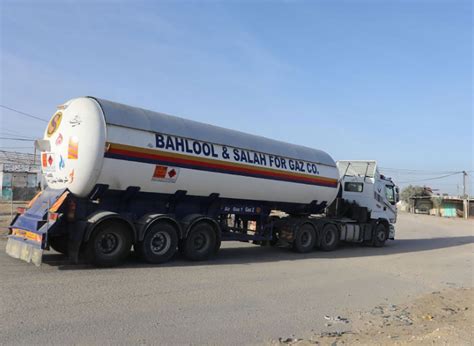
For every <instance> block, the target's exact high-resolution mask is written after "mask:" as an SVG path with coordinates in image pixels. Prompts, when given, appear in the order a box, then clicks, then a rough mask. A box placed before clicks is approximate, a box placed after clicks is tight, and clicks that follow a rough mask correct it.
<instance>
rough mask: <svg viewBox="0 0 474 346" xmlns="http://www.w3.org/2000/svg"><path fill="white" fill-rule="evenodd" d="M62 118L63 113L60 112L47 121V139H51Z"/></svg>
mask: <svg viewBox="0 0 474 346" xmlns="http://www.w3.org/2000/svg"><path fill="white" fill-rule="evenodd" d="M62 118H63V113H61V112H57V113H56V114H54V115H53V117H52V118H51V120H50V121H49V124H48V130H47V131H46V133H47V135H48V137H51V136H52V135H53V134H54V133H55V132H56V130H57V129H58V127H59V124H61V119H62Z"/></svg>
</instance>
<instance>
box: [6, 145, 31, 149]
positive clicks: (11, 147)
mask: <svg viewBox="0 0 474 346" xmlns="http://www.w3.org/2000/svg"><path fill="white" fill-rule="evenodd" d="M2 149H33V147H32V146H30V147H2Z"/></svg>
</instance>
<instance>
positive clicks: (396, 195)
mask: <svg viewBox="0 0 474 346" xmlns="http://www.w3.org/2000/svg"><path fill="white" fill-rule="evenodd" d="M398 202H400V189H399V188H398V186H397V187H395V203H398Z"/></svg>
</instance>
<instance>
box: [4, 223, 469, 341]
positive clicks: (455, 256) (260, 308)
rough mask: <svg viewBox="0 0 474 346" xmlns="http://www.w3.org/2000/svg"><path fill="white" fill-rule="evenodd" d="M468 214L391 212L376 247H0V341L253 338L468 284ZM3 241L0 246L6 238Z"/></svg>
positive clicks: (304, 329) (300, 330) (299, 332)
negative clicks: (387, 238) (172, 255)
mask: <svg viewBox="0 0 474 346" xmlns="http://www.w3.org/2000/svg"><path fill="white" fill-rule="evenodd" d="M473 232H474V222H473V221H472V220H471V221H465V220H447V219H441V218H436V217H429V216H421V215H420V216H415V215H407V214H401V215H400V216H399V222H398V224H397V238H398V239H397V240H396V241H392V242H389V243H388V245H387V246H386V247H385V248H370V247H361V246H352V245H351V246H344V247H343V248H341V249H338V250H337V251H335V252H331V253H324V252H318V251H316V252H313V253H310V254H306V255H301V254H296V253H293V252H291V251H289V250H286V249H275V248H260V247H258V246H255V245H248V244H240V243H228V244H225V245H224V246H223V248H222V249H221V251H220V254H219V256H218V258H217V259H215V260H212V261H210V262H201V263H192V262H187V261H185V260H184V259H181V258H177V259H175V260H173V261H172V262H171V263H169V264H167V265H158V266H148V265H145V264H142V263H139V262H138V261H136V260H134V259H133V258H132V259H130V261H129V262H128V263H127V264H126V266H124V267H119V268H113V269H94V268H91V267H87V266H73V265H68V264H66V263H65V262H64V260H63V259H62V257H61V256H60V255H58V254H50V255H47V256H46V258H45V263H44V264H43V265H42V266H41V267H40V268H37V267H35V266H33V265H31V264H26V263H24V262H21V261H18V260H15V259H12V258H10V257H8V256H7V255H6V254H5V253H4V250H1V251H0V344H19V343H21V344H38V343H41V344H44V343H54V344H65V343H68V344H70V343H82V344H104V343H105V344H158V343H161V344H202V343H206V344H209V343H211V344H226V345H229V344H243V343H245V344H249V343H252V344H257V343H266V342H270V341H271V340H277V339H278V338H279V337H282V338H287V337H290V336H292V335H294V336H297V337H303V338H309V337H310V336H311V334H314V333H315V332H321V331H324V330H325V329H326V327H325V323H326V322H327V321H326V320H325V319H324V315H330V316H336V315H340V316H344V317H348V318H349V319H350V318H351V316H354V315H355V313H356V312H357V311H365V310H367V309H370V308H372V307H373V306H375V305H377V304H379V303H387V302H390V303H392V304H399V303H403V302H405V301H408V300H410V299H412V298H413V297H415V296H417V295H420V294H424V293H427V292H432V291H435V290H438V289H443V288H447V287H472V286H473V263H472V260H473V240H474V237H473ZM4 245H5V242H4V241H1V242H0V246H1V247H4Z"/></svg>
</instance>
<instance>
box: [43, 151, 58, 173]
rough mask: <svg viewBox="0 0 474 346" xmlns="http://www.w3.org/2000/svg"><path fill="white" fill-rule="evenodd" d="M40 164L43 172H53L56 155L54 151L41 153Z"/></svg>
mask: <svg viewBox="0 0 474 346" xmlns="http://www.w3.org/2000/svg"><path fill="white" fill-rule="evenodd" d="M41 166H42V167H43V171H44V172H54V171H55V170H56V155H55V154H54V153H42V154H41Z"/></svg>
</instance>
